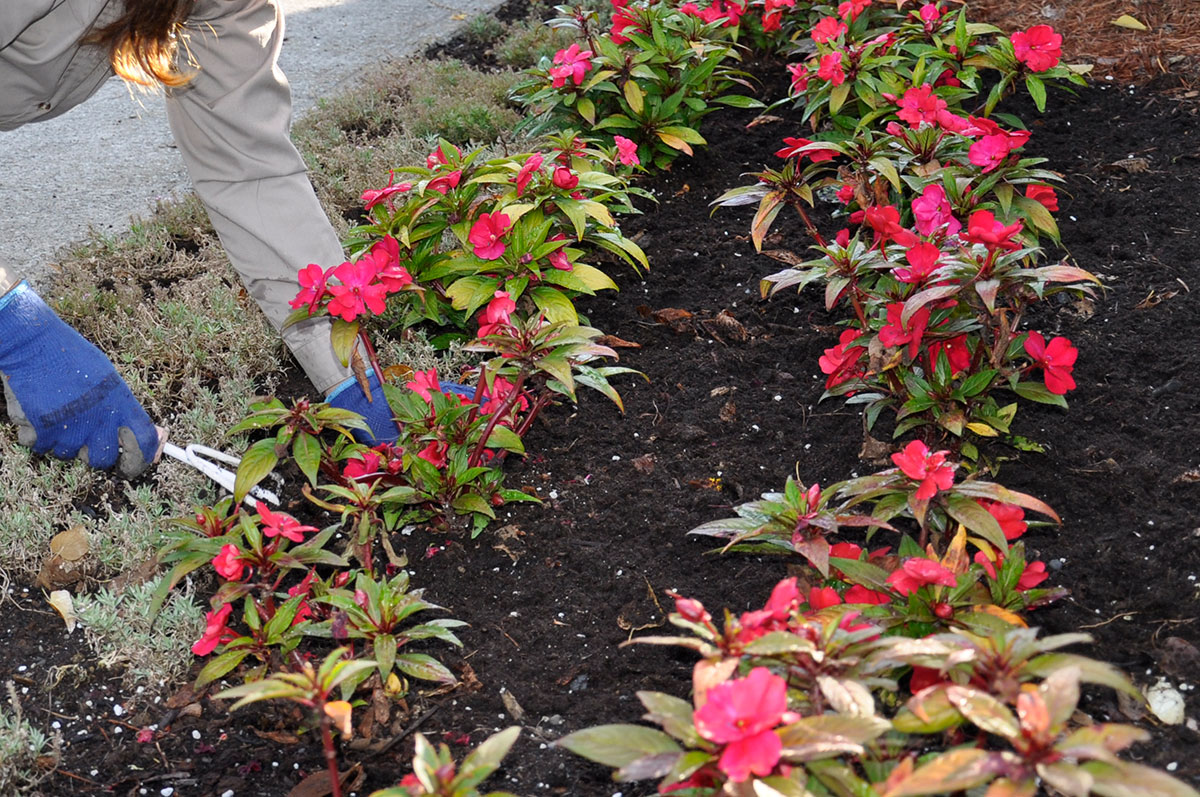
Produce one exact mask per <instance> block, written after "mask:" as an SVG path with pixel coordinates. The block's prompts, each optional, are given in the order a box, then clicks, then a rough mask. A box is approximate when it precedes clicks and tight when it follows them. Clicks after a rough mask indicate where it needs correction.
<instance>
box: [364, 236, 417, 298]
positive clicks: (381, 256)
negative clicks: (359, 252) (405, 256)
mask: <svg viewBox="0 0 1200 797" xmlns="http://www.w3.org/2000/svg"><path fill="white" fill-rule="evenodd" d="M365 257H366V258H367V259H369V260H370V261H371V262H372V263H373V264H374V265H375V273H376V275H377V276H378V277H379V282H380V283H381V284H382V285H383V288H384V290H386V291H387V292H388V293H389V294H392V293H397V292H398V291H401V290H404V288H406V287H407V286H409V285H412V281H413V278H412V275H411V274H409V273H408V269H406V268H405V267H404V266H402V265H400V242H399V241H397V240H396V239H395V238H393V237H392V236H390V235H385V236H384V237H383V240H381V241H376V242H375V244H374V245H373V246H372V247H371V251H370V252H368V253H367V254H366V256H365Z"/></svg>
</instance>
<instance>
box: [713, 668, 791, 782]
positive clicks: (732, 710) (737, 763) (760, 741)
mask: <svg viewBox="0 0 1200 797" xmlns="http://www.w3.org/2000/svg"><path fill="white" fill-rule="evenodd" d="M786 711H787V681H785V680H783V678H780V677H779V676H778V675H775V674H773V673H772V672H771V671H770V670H768V669H767V668H766V667H755V668H754V669H753V670H751V671H750V674H749V675H748V676H746V677H745V678H741V679H735V680H730V681H725V682H724V683H721V684H718V685H717V686H715V687H713V688H712V689H711V690H709V692H708V700H707V701H706V702H705V704H704V705H703V706H701V707H700V708H698V709H697V710H696V711H695V713H694V714H693V715H692V719H693V721H694V722H695V725H696V732H697V733H699V734H700V736H701V737H703V738H705V739H707V740H708V741H710V742H716V743H717V744H721V745H724V746H725V748H724V750H722V752H721V758H720V760H719V761H718V762H717V768H718V769H720V770H721V771H722V772H724V773H725V774H726V775H728V776H729V779H730V780H732V781H734V782H741V781H744V780H747V779H748V778H749V777H750V775H751V774H755V775H759V776H765V775H769V774H771V772H772V771H773V770H774V769H775V765H776V764H778V763H779V757H780V755H781V754H782V752H783V742H782V740H780V738H779V735H778V734H777V733H775V731H774V728H775V726H776V725H778V724H779V721H780V720H781V719H782V718H783V715H784V713H785V712H786Z"/></svg>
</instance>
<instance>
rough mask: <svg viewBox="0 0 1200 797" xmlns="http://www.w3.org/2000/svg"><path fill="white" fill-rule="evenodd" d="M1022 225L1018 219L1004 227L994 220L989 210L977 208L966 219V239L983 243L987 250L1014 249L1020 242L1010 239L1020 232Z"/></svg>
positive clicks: (1018, 247)
mask: <svg viewBox="0 0 1200 797" xmlns="http://www.w3.org/2000/svg"><path fill="white" fill-rule="evenodd" d="M1022 226H1023V225H1022V224H1021V221H1020V220H1019V219H1018V220H1017V221H1016V222H1014V223H1013V224H1010V225H1008V226H1007V227H1006V226H1005V225H1004V224H1002V223H1000V222H998V221H996V217H995V216H994V215H992V212H991V211H990V210H977V211H975V212H974V213H972V214H971V218H969V219H967V240H968V241H970V242H971V243H973V244H983V245H984V246H986V247H987V248H988V249H989V250H994V249H1007V250H1009V251H1015V250H1017V249H1020V248H1021V244H1019V243H1017V242H1016V241H1014V240H1012V237H1013V236H1014V235H1017V234H1019V233H1020V232H1021V227H1022Z"/></svg>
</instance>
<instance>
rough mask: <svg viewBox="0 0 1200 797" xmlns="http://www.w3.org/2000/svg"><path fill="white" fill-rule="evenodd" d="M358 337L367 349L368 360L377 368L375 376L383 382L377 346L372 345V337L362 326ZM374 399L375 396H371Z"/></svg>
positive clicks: (380, 382)
mask: <svg viewBox="0 0 1200 797" xmlns="http://www.w3.org/2000/svg"><path fill="white" fill-rule="evenodd" d="M358 339H359V340H360V341H361V342H362V345H363V348H364V349H366V351H367V362H369V363H371V367H372V368H373V369H375V378H376V379H378V380H379V384H381V385H382V384H383V369H382V368H380V367H379V358H378V357H376V356H375V347H374V346H372V345H371V339H370V338H368V337H367V332H366V330H365V329H363V328H362V327H359V329H358ZM371 400H372V401H373V400H374V397H371Z"/></svg>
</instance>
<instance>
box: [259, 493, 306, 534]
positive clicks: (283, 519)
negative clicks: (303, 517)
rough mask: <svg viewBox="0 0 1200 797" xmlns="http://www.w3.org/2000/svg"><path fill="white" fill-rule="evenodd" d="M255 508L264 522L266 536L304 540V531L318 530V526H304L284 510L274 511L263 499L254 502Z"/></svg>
mask: <svg viewBox="0 0 1200 797" xmlns="http://www.w3.org/2000/svg"><path fill="white" fill-rule="evenodd" d="M254 509H255V510H256V511H257V512H258V516H259V517H260V518H261V519H262V523H263V530H262V532H263V536H264V537H268V538H270V537H276V536H279V537H286V538H287V539H289V540H291V541H292V542H304V532H306V531H316V530H317V527H316V526H302V525H300V521H299V520H296V519H295V518H294V517H292V516H291V515H286V514H284V513H283V512H272V511H271V509H270V508H269V507H268V506H267V505H266V504H264V503H263V502H262V501H255V502H254Z"/></svg>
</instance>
